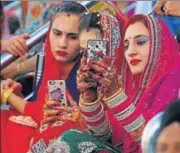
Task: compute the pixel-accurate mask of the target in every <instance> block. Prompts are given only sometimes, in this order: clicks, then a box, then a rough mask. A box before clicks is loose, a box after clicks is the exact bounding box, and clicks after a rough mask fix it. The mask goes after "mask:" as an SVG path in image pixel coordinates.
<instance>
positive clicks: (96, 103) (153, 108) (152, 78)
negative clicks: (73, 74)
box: [78, 15, 180, 153]
mask: <svg viewBox="0 0 180 153" xmlns="http://www.w3.org/2000/svg"><path fill="white" fill-rule="evenodd" d="M116 63H117V62H116ZM107 65H108V64H107V60H103V61H101V62H97V61H93V62H91V63H90V64H88V66H89V68H93V69H94V70H95V71H96V74H93V75H92V74H91V75H90V74H89V72H88V71H89V69H86V70H83V71H80V74H79V75H83V74H86V76H88V75H87V74H89V77H92V78H95V79H97V78H98V82H99V86H97V88H98V90H97V95H96V96H94V97H95V98H94V99H93V100H92V98H88V96H86V95H87V93H89V91H88V88H86V87H87V85H86V86H80V84H81V83H82V82H83V81H84V80H80V81H79V82H78V84H79V88H80V91H81V96H80V97H81V98H80V106H81V110H82V113H83V115H84V116H85V120H86V122H87V124H88V128H89V130H90V131H93V133H95V134H96V135H98V134H99V133H100V134H102V133H106V132H104V131H102V130H105V129H106V130H107V131H109V128H108V126H106V127H107V128H105V125H108V124H107V122H108V119H107V117H106V115H102V114H106V111H105V110H104V109H103V108H104V107H105V106H104V105H103V103H105V104H106V105H107V106H108V108H109V109H107V110H108V112H113V114H114V116H115V117H116V119H117V120H118V122H119V124H114V123H115V122H111V118H109V122H110V123H111V129H112V133H113V130H114V129H119V131H121V132H119V131H118V132H117V133H116V134H114V135H113V134H112V140H114V141H113V144H114V145H116V144H118V143H119V142H120V141H122V139H123V147H124V153H140V152H141V148H140V141H141V135H142V131H143V129H144V127H145V125H146V123H147V122H148V121H149V119H151V118H152V117H153V116H154V115H156V114H157V113H159V112H161V111H163V110H164V109H165V107H166V106H167V104H168V103H170V102H171V101H172V100H174V99H177V98H178V94H179V90H180V82H179V81H178V80H179V77H180V46H179V44H178V43H177V42H176V40H175V39H174V37H173V35H172V34H171V33H170V31H169V29H168V28H167V26H166V25H165V24H164V23H163V22H161V21H159V20H156V19H153V18H151V17H149V16H144V15H135V16H133V17H132V18H130V19H129V21H128V23H127V25H126V30H125V38H124V61H123V65H122V69H121V71H122V73H121V75H119V76H120V77H117V76H116V75H117V73H116V72H115V69H114V68H113V67H111V68H108V67H107ZM116 66H117V65H116ZM80 70H81V69H80ZM87 72H88V73H87ZM113 76H114V77H113ZM81 89H83V92H82V90H81ZM100 89H101V90H100ZM102 89H103V90H102ZM99 91H101V92H99ZM88 95H89V94H88ZM96 97H98V98H96ZM101 97H102V98H101ZM102 102H103V103H102ZM90 119H91V121H90ZM92 119H93V121H94V122H95V123H93V122H92ZM97 125H98V126H97ZM101 136H102V135H101ZM105 136H106V137H107V135H106V134H105Z"/></svg>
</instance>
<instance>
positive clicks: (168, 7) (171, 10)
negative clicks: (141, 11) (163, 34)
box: [152, 0, 180, 35]
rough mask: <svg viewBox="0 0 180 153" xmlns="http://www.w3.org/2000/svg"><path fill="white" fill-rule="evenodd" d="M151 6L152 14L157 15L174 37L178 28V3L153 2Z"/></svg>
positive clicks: (179, 5)
mask: <svg viewBox="0 0 180 153" xmlns="http://www.w3.org/2000/svg"><path fill="white" fill-rule="evenodd" d="M152 5H153V12H154V13H155V14H157V15H159V16H160V17H161V18H162V20H163V21H164V22H165V23H166V24H167V26H168V28H169V29H170V30H171V32H172V33H173V35H176V34H177V30H178V28H180V2H179V1H164V0H163V1H162V0H158V1H157V2H156V1H153V2H152Z"/></svg>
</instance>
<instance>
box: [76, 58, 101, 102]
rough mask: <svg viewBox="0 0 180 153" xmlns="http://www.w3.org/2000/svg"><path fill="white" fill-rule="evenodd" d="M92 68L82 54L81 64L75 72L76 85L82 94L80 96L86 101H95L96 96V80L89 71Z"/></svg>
mask: <svg viewBox="0 0 180 153" xmlns="http://www.w3.org/2000/svg"><path fill="white" fill-rule="evenodd" d="M90 71H92V69H91V68H90V67H89V66H88V65H87V63H86V57H85V56H83V57H82V59H81V66H80V68H79V70H78V72H77V87H78V89H79V91H80V93H81V94H82V98H83V100H84V101H86V102H92V101H95V100H96V99H97V98H98V96H100V95H99V94H100V93H98V92H97V90H98V81H97V80H96V79H93V78H92V77H91V75H89V72H90Z"/></svg>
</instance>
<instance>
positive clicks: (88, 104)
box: [80, 95, 100, 106]
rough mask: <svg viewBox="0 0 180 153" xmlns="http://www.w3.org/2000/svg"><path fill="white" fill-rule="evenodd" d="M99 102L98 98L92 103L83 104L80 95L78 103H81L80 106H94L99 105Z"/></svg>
mask: <svg viewBox="0 0 180 153" xmlns="http://www.w3.org/2000/svg"><path fill="white" fill-rule="evenodd" d="M99 101H100V97H99V98H98V99H97V100H96V101H94V102H85V101H84V100H83V99H82V95H80V103H81V104H82V105H84V106H92V105H96V104H98V103H99Z"/></svg>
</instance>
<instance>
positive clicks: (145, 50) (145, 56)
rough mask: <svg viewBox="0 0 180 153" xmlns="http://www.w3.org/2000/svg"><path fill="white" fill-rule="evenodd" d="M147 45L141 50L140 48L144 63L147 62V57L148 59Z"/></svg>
mask: <svg viewBox="0 0 180 153" xmlns="http://www.w3.org/2000/svg"><path fill="white" fill-rule="evenodd" d="M149 53H150V51H149V46H147V47H145V48H144V49H143V50H142V55H141V56H142V58H143V59H144V63H145V64H147V63H148V59H149Z"/></svg>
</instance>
